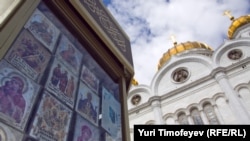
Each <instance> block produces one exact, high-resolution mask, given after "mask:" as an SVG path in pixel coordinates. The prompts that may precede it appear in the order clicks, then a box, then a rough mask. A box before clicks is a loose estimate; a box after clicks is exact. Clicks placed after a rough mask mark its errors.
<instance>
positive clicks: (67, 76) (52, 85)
mask: <svg viewBox="0 0 250 141" xmlns="http://www.w3.org/2000/svg"><path fill="white" fill-rule="evenodd" d="M77 82H78V78H77V77H76V76H74V75H73V74H72V73H71V72H70V71H69V70H68V69H67V68H66V67H65V66H64V65H63V64H62V63H61V62H60V61H59V60H58V59H57V58H55V59H54V63H53V65H52V67H51V70H50V73H49V77H48V79H47V82H46V85H45V88H46V89H47V90H48V91H50V92H51V93H53V94H54V95H56V96H57V97H58V98H60V99H61V100H62V101H64V102H65V103H66V104H67V105H69V106H70V107H72V108H73V106H74V99H75V93H76V89H77Z"/></svg>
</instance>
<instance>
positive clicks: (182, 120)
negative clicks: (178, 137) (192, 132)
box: [178, 113, 188, 125]
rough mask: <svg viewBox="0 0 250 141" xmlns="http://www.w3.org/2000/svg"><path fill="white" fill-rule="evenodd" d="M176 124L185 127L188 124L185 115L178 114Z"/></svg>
mask: <svg viewBox="0 0 250 141" xmlns="http://www.w3.org/2000/svg"><path fill="white" fill-rule="evenodd" d="M178 122H179V124H182V125H187V124H188V118H187V116H186V114H184V113H181V114H179V116H178Z"/></svg>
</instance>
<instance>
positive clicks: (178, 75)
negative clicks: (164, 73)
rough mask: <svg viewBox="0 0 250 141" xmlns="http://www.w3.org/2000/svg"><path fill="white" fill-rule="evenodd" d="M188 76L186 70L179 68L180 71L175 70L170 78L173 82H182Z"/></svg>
mask: <svg viewBox="0 0 250 141" xmlns="http://www.w3.org/2000/svg"><path fill="white" fill-rule="evenodd" d="M188 74H189V73H188V71H187V70H186V69H184V68H181V69H177V70H175V71H174V73H173V76H172V77H173V80H174V81H175V82H183V81H184V80H186V79H187V77H188Z"/></svg>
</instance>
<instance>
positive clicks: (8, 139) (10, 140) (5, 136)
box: [0, 122, 23, 141]
mask: <svg viewBox="0 0 250 141" xmlns="http://www.w3.org/2000/svg"><path fill="white" fill-rule="evenodd" d="M22 138H23V134H22V133H21V132H20V131H17V130H16V129H14V128H12V127H10V126H8V125H6V124H4V123H1V122H0V141H20V140H21V139H22Z"/></svg>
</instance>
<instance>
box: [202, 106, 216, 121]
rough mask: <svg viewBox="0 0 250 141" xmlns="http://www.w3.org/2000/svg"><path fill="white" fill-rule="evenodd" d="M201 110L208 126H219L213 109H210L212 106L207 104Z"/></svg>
mask: <svg viewBox="0 0 250 141" xmlns="http://www.w3.org/2000/svg"><path fill="white" fill-rule="evenodd" d="M203 108H204V112H205V114H206V116H207V119H208V122H209V124H219V120H218V118H217V116H216V114H215V112H214V108H213V107H212V105H211V104H209V103H207V104H205V105H204V107H203Z"/></svg>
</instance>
